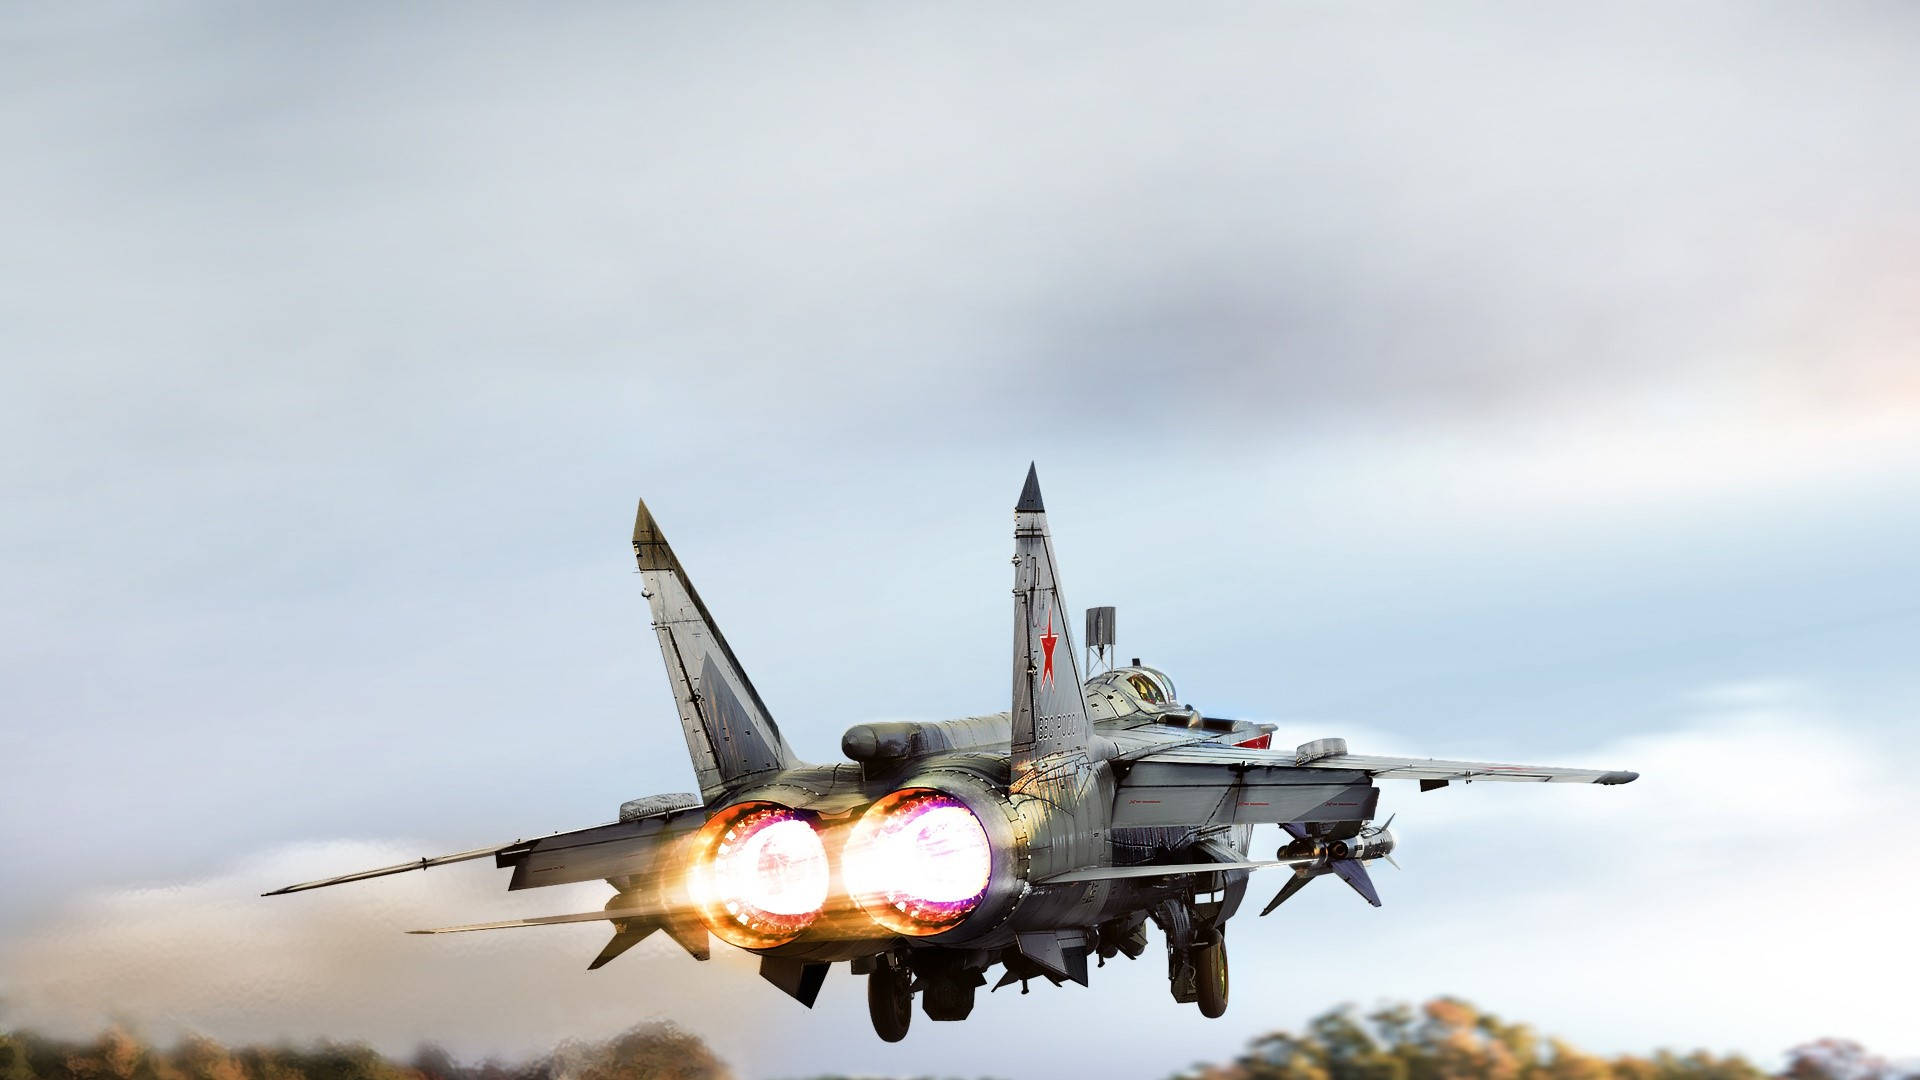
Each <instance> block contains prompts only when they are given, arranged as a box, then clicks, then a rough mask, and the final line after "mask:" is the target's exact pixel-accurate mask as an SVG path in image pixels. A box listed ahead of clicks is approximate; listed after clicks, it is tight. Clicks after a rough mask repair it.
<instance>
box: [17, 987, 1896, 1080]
mask: <svg viewBox="0 0 1920 1080" xmlns="http://www.w3.org/2000/svg"><path fill="white" fill-rule="evenodd" d="M856 1037H859V1038H865V1037H866V1033H865V1032H864V1031H862V1032H859V1033H858V1034H857V1036H856ZM928 1064H929V1066H931V1069H930V1071H939V1064H938V1063H937V1062H929V1063H928ZM731 1076H732V1073H731V1072H730V1071H729V1070H728V1068H727V1067H726V1065H725V1064H724V1063H723V1062H721V1061H720V1059H719V1058H718V1057H717V1056H715V1054H714V1053H713V1051H712V1050H711V1049H709V1048H708V1047H707V1045H706V1044H705V1043H704V1042H702V1041H701V1040H700V1039H699V1038H698V1037H696V1036H694V1035H690V1034H688V1033H686V1032H683V1031H680V1030H678V1029H675V1028H673V1027H670V1026H665V1025H649V1026H644V1027H638V1028H635V1029H633V1030H632V1031H629V1032H627V1033H626V1034H624V1035H620V1036H618V1037H616V1038H613V1039H609V1040H606V1041H604V1042H587V1041H580V1042H568V1043H563V1044H562V1045H561V1046H559V1047H558V1048H556V1049H555V1050H554V1051H553V1052H552V1053H550V1054H547V1055H545V1056H544V1057H541V1058H538V1059H536V1060H534V1061H528V1062H519V1063H512V1064H503V1063H500V1062H496V1061H487V1062H481V1063H478V1064H471V1063H463V1062H459V1061H456V1060H455V1059H454V1058H453V1057H452V1056H450V1055H449V1054H447V1053H446V1052H445V1051H444V1050H441V1049H439V1048H437V1047H432V1046H428V1047H424V1048H422V1049H421V1050H419V1051H418V1052H416V1053H415V1054H414V1055H413V1057H412V1058H411V1059H409V1060H406V1061H399V1060H395V1059H392V1058H388V1057H385V1056H383V1055H381V1054H379V1053H376V1052H375V1051H374V1050H372V1049H371V1048H369V1047H366V1046H362V1045H359V1044H355V1043H331V1042H326V1043H317V1044H311V1045H306V1046H294V1045H289V1044H281V1045H276V1046H245V1047H226V1046H222V1045H220V1044H219V1043H216V1042H214V1041H213V1040H211V1039H206V1038H201V1037H197V1036H196V1037H190V1038H186V1039H182V1040H181V1041H179V1042H178V1043H176V1044H175V1045H174V1046H173V1047H171V1048H170V1049H161V1048H158V1047H154V1046H151V1045H148V1044H147V1043H145V1042H142V1041H141V1040H140V1039H138V1038H136V1037H135V1036H134V1035H132V1034H131V1033H130V1032H128V1031H127V1030H126V1029H125V1028H120V1027H115V1028H111V1029H109V1030H108V1031H107V1032H106V1033H105V1034H103V1035H101V1036H100V1037H98V1038H96V1039H93V1040H91V1041H84V1042H75V1041H65V1040H59V1039H52V1038H47V1037H44V1036H40V1035H36V1034H33V1033H32V1032H26V1031H11V1032H0V1080H725V1078H729V1077H731ZM1176 1080H1920V1070H1916V1069H1912V1068H1903V1067H1900V1066H1897V1065H1893V1064H1889V1063H1888V1062H1886V1061H1883V1060H1881V1059H1879V1058H1876V1057H1874V1056H1872V1055H1871V1054H1869V1053H1867V1052H1866V1051H1865V1050H1864V1049H1862V1048H1861V1047H1860V1046H1858V1045H1857V1044H1854V1043H1850V1042H1844V1041H1840V1040H1833V1039H1828V1040H1822V1041H1820V1042H1816V1043H1810V1044H1807V1045H1805V1046H1800V1047H1796V1048H1794V1049H1793V1050H1790V1051H1789V1052H1788V1054H1787V1063H1786V1066H1785V1068H1784V1069H1783V1070H1782V1071H1781V1072H1780V1073H1778V1074H1773V1073H1768V1072H1767V1071H1765V1070H1763V1069H1761V1068H1759V1067H1757V1066H1755V1065H1753V1064H1752V1063H1751V1062H1749V1061H1747V1060H1745V1059H1744V1058H1741V1057H1739V1056H1738V1055H1734V1056H1727V1057H1720V1056H1716V1055H1714V1054H1712V1053H1709V1052H1707V1051H1704V1050H1696V1051H1693V1052H1691V1053H1686V1054H1679V1053H1674V1052H1671V1051H1666V1050H1661V1051H1656V1052H1654V1053H1652V1054H1649V1055H1646V1056H1636V1055H1631V1054H1628V1055H1621V1056H1619V1057H1611V1058H1607V1057H1597V1056H1594V1055H1592V1054H1586V1053H1582V1052H1581V1051H1579V1050H1576V1049H1574V1048H1573V1047H1571V1046H1569V1045H1567V1044H1566V1043H1565V1042H1562V1041H1561V1040H1559V1039H1553V1038H1546V1037H1542V1036H1540V1035H1538V1034H1536V1033H1535V1032H1534V1031H1533V1029H1532V1028H1530V1027H1529V1026H1527V1025H1526V1024H1521V1023H1507V1022H1505V1021H1503V1020H1501V1019H1500V1018H1499V1017H1496V1016H1493V1015H1491V1014H1488V1013H1482V1012H1480V1011H1478V1010H1476V1009H1475V1008H1474V1007H1473V1006H1471V1005H1469V1004H1467V1003H1466V1002H1463V1001H1458V1000H1455V999H1452V998H1440V999H1437V1000H1434V1001H1430V1002H1428V1003H1426V1004H1425V1005H1424V1006H1421V1007H1420V1008H1419V1009H1417V1010H1416V1009H1414V1008H1411V1007H1409V1006H1405V1005H1396V1006H1392V1007H1389V1008H1384V1009H1381V1010H1379V1011H1376V1012H1372V1013H1368V1014H1365V1015H1361V1014H1359V1013H1358V1012H1356V1011H1355V1010H1353V1009H1352V1008H1339V1009H1335V1010H1332V1011H1330V1012H1327V1013H1324V1014H1322V1015H1321V1016H1319V1017H1318V1018H1316V1019H1315V1020H1313V1022H1312V1023H1310V1024H1308V1025H1307V1029H1306V1030H1305V1031H1304V1032H1302V1033H1300V1034H1294V1033H1292V1032H1285V1031H1279V1032H1274V1033H1273V1034H1270V1035H1264V1036H1262V1037H1260V1038H1258V1039H1255V1040H1254V1041H1253V1043H1252V1044H1251V1045H1249V1046H1248V1048H1247V1049H1246V1051H1245V1052H1244V1053H1242V1054H1241V1055H1240V1056H1239V1057H1237V1058H1235V1059H1233V1060H1232V1061H1231V1062H1229V1063H1227V1064H1222V1065H1199V1066H1195V1067H1194V1068H1193V1069H1190V1070H1188V1071H1187V1072H1185V1073H1182V1074H1181V1075H1180V1076H1179V1077H1178V1078H1176Z"/></svg>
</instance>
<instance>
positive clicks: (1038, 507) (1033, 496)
mask: <svg viewBox="0 0 1920 1080" xmlns="http://www.w3.org/2000/svg"><path fill="white" fill-rule="evenodd" d="M1013 510H1014V513H1016V514H1044V513H1046V510H1047V506H1046V503H1044V502H1042V501H1041V500H1040V471H1039V469H1038V468H1036V467H1035V465H1034V463H1033V462H1031V461H1029V462H1028V463H1027V482H1026V484H1025V485H1023V486H1022V487H1021V488H1020V501H1019V502H1017V503H1015V504H1014V507H1013Z"/></svg>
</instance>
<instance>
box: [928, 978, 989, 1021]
mask: <svg viewBox="0 0 1920 1080" xmlns="http://www.w3.org/2000/svg"><path fill="white" fill-rule="evenodd" d="M975 989H976V987H975V984H973V983H971V982H965V981H963V980H961V979H951V978H949V979H934V980H932V981H931V982H929V983H927V988H926V990H924V991H923V992H922V993H921V995H920V1007H921V1008H922V1009H925V1010H926V1013H927V1019H929V1020H965V1019H966V1018H967V1016H968V1015H969V1014H971V1013H972V1012H973V992H974V990H975Z"/></svg>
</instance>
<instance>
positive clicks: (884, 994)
mask: <svg viewBox="0 0 1920 1080" xmlns="http://www.w3.org/2000/svg"><path fill="white" fill-rule="evenodd" d="M867 1013H868V1015H869V1016H871V1017H872V1018H873V1033H874V1034H875V1035H878V1036H880V1037H881V1038H882V1039H884V1040H886V1041H887V1042H890V1043H891V1042H899V1041H900V1040H901V1039H904V1038H906V1037H907V1027H908V1026H909V1025H910V1024H912V1023H913V975H912V973H910V972H908V971H907V970H906V969H905V968H896V967H894V966H893V965H892V964H889V963H887V962H885V961H882V962H881V963H880V965H879V966H878V967H876V968H874V969H873V974H871V975H869V976H867Z"/></svg>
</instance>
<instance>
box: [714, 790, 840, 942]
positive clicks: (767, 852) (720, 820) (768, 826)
mask: <svg viewBox="0 0 1920 1080" xmlns="http://www.w3.org/2000/svg"><path fill="white" fill-rule="evenodd" d="M694 851H695V856H694V860H693V866H692V868H691V871H690V873H689V875H688V881H687V887H688V892H689V893H690V895H691V896H692V898H693V902H694V904H695V906H696V907H697V908H698V910H699V913H700V921H701V922H704V923H706V925H707V929H709V930H712V931H713V932H714V933H715V934H718V935H719V936H720V937H721V938H722V939H723V940H725V941H727V942H728V943H729V944H733V945H738V946H739V947H741V948H743V949H764V948H769V947H771V946H774V945H781V944H784V943H786V942H788V941H792V940H793V939H794V938H796V937H798V936H799V935H800V933H801V931H803V930H805V929H806V928H807V927H809V926H811V925H813V921H814V919H815V918H817V917H818V916H819V914H820V912H821V909H822V908H824V907H825V906H826V902H827V883H828V878H829V871H828V866H827V851H826V846H825V845H824V844H822V843H821V841H820V834H819V833H818V832H817V831H816V830H815V829H814V825H813V822H812V821H811V820H810V819H809V818H808V817H807V816H806V815H804V814H802V813H800V812H799V811H798V810H794V809H791V808H789V807H785V806H780V805H777V804H775V803H763V802H749V803H740V804H738V805H735V806H730V807H728V808H727V809H725V810H722V811H721V812H720V813H718V814H715V815H714V816H713V818H712V820H710V821H708V822H707V824H706V825H705V826H704V827H703V828H702V829H701V830H700V833H699V835H698V836H697V837H696V838H695V843H694Z"/></svg>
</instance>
